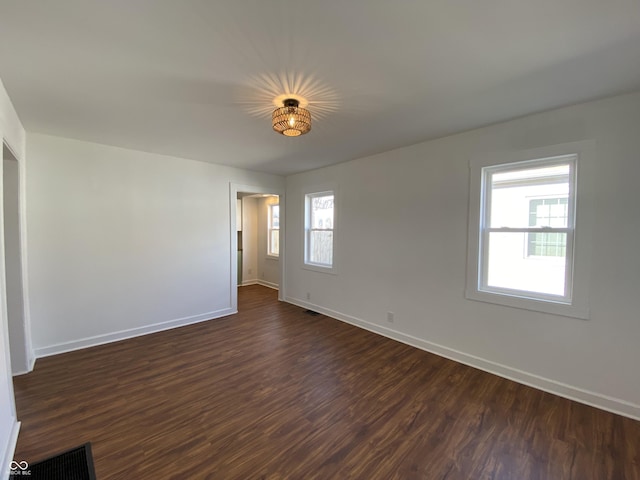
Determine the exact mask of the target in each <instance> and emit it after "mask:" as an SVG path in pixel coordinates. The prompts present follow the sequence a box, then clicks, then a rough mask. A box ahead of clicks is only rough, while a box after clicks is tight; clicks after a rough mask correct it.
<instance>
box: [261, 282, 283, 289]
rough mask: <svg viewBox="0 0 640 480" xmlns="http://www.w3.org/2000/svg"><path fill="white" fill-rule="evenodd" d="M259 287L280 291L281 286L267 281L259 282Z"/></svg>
mask: <svg viewBox="0 0 640 480" xmlns="http://www.w3.org/2000/svg"><path fill="white" fill-rule="evenodd" d="M257 283H258V285H262V286H263V287H269V288H273V289H274V290H280V286H279V285H278V284H277V283H273V282H267V281H266V280H258V282H257Z"/></svg>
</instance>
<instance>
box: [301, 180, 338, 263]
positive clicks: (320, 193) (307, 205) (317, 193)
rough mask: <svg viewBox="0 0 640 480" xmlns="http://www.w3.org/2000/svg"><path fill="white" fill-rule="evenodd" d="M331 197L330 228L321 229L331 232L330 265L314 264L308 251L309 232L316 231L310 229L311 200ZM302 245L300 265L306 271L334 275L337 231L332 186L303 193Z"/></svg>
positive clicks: (335, 192) (335, 203) (334, 193)
mask: <svg viewBox="0 0 640 480" xmlns="http://www.w3.org/2000/svg"><path fill="white" fill-rule="evenodd" d="M328 195H331V196H333V221H332V228H330V229H329V228H323V229H322V231H331V232H333V235H332V242H331V250H332V253H331V260H332V263H331V265H326V264H321V263H315V262H312V261H310V260H309V249H310V242H311V232H312V231H314V230H318V229H312V228H311V203H312V199H313V198H316V197H325V196H328ZM303 199H304V212H303V215H304V219H303V220H304V222H303V225H304V245H303V259H302V265H303V268H304V269H306V270H312V271H316V272H321V273H330V274H336V273H337V269H336V230H337V228H336V227H337V202H336V199H337V189H336V188H335V187H334V186H331V187H317V188H314V189H308V190H307V191H305V192H304V196H303Z"/></svg>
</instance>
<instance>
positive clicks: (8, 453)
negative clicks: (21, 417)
mask: <svg viewBox="0 0 640 480" xmlns="http://www.w3.org/2000/svg"><path fill="white" fill-rule="evenodd" d="M18 433H20V422H14V423H13V427H12V428H11V434H10V435H9V438H8V441H7V446H6V448H5V451H4V455H3V456H2V465H1V466H0V468H2V469H1V470H0V478H2V479H3V480H8V479H9V478H11V476H10V475H9V471H10V469H11V462H12V461H13V460H14V458H13V454H14V452H15V451H16V445H17V444H18Z"/></svg>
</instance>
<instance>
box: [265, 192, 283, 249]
mask: <svg viewBox="0 0 640 480" xmlns="http://www.w3.org/2000/svg"><path fill="white" fill-rule="evenodd" d="M273 207H278V211H279V210H280V203H270V204H268V205H267V257H270V258H280V242H278V253H273V249H272V246H273V244H272V240H271V235H272V233H273V232H274V231H277V232H278V235H280V226H279V225H278V227H277V228H275V227H274V226H273Z"/></svg>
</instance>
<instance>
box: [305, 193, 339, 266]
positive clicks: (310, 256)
mask: <svg viewBox="0 0 640 480" xmlns="http://www.w3.org/2000/svg"><path fill="white" fill-rule="evenodd" d="M333 240H334V193H333V192H332V191H328V192H318V193H308V194H306V195H305V259H304V263H305V264H306V265H310V266H314V267H321V268H326V269H331V268H333Z"/></svg>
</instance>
